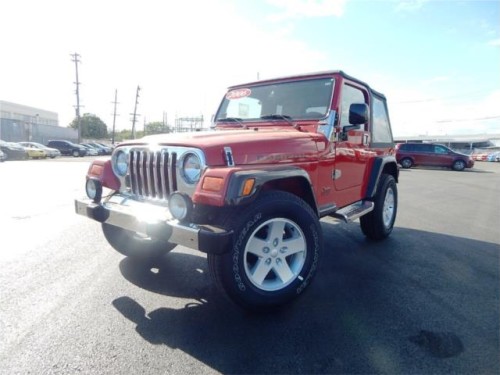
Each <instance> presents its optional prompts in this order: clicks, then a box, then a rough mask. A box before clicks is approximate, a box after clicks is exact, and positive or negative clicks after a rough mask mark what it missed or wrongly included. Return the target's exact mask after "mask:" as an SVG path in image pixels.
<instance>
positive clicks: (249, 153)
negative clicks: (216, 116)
mask: <svg viewBox="0 0 500 375" xmlns="http://www.w3.org/2000/svg"><path fill="white" fill-rule="evenodd" d="M327 143H328V142H327V140H326V138H325V137H324V136H323V135H322V134H318V133H308V132H301V131H298V130H296V129H294V128H290V129H283V128H278V129H276V128H275V129H262V128H259V129H242V130H217V131H204V132H193V133H174V134H158V135H151V136H146V137H144V138H141V139H138V140H133V141H128V142H125V143H121V144H120V146H119V147H121V146H123V145H129V146H130V145H145V144H147V145H161V146H183V147H193V148H198V149H200V150H202V151H203V152H204V153H205V157H206V162H207V165H209V166H222V165H226V160H225V156H224V155H225V154H224V148H225V147H230V148H231V151H232V154H233V159H234V163H235V164H236V165H248V164H275V163H289V162H302V161H313V160H317V159H318V153H319V152H321V151H323V150H325V149H326V147H327Z"/></svg>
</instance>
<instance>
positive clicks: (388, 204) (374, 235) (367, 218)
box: [359, 174, 398, 241]
mask: <svg viewBox="0 0 500 375" xmlns="http://www.w3.org/2000/svg"><path fill="white" fill-rule="evenodd" d="M373 202H374V203H375V208H374V209H373V211H371V212H370V213H368V214H366V215H364V216H361V218H360V219H359V221H360V224H361V230H362V232H363V234H364V235H365V236H366V237H368V238H370V239H372V240H376V241H379V240H383V239H384V238H386V237H388V236H389V235H390V234H391V232H392V228H393V227H394V222H395V221H396V214H397V211H398V189H397V186H396V181H395V180H394V177H393V176H391V175H389V174H382V176H380V181H379V186H378V189H377V193H376V195H375V198H374V200H373Z"/></svg>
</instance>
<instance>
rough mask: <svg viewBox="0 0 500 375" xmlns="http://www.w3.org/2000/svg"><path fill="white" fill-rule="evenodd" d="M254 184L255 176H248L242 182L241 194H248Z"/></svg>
mask: <svg viewBox="0 0 500 375" xmlns="http://www.w3.org/2000/svg"><path fill="white" fill-rule="evenodd" d="M254 185H255V178H249V179H248V180H246V181H245V183H244V184H243V191H242V192H241V194H242V195H243V196H244V197H246V196H247V195H250V194H251V193H252V190H253V186H254Z"/></svg>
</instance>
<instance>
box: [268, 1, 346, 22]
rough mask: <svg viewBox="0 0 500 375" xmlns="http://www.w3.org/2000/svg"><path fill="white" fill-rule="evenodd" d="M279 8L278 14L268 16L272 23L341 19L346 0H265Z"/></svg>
mask: <svg viewBox="0 0 500 375" xmlns="http://www.w3.org/2000/svg"><path fill="white" fill-rule="evenodd" d="M267 2H268V4H270V5H272V6H274V7H276V8H280V9H281V12H280V13H275V14H273V15H271V16H270V19H271V20H273V21H282V20H285V19H297V18H312V17H332V16H333V17H341V16H342V15H343V14H344V9H345V6H346V3H347V0H267Z"/></svg>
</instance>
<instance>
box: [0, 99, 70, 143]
mask: <svg viewBox="0 0 500 375" xmlns="http://www.w3.org/2000/svg"><path fill="white" fill-rule="evenodd" d="M0 139H2V140H4V141H7V142H23V141H32V142H39V143H42V144H46V143H47V142H48V141H49V139H66V140H69V141H77V140H78V131H77V130H76V129H70V128H63V127H60V126H59V118H58V115H57V113H56V112H51V111H47V110H45V109H40V108H35V107H30V106H27V105H23V104H16V103H11V102H7V101H3V100H0Z"/></svg>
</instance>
